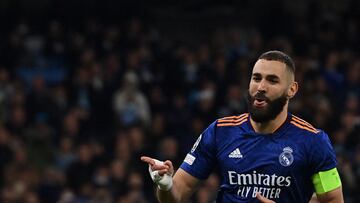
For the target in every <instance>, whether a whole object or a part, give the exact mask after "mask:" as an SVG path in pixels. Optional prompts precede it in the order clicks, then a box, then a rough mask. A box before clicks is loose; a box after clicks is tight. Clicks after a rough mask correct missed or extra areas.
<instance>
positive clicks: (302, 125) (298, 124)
mask: <svg viewBox="0 0 360 203" xmlns="http://www.w3.org/2000/svg"><path fill="white" fill-rule="evenodd" d="M290 124H291V125H292V126H293V127H294V130H296V131H299V132H302V133H306V134H313V135H318V134H322V132H323V131H322V130H320V129H317V128H315V127H314V126H313V125H311V124H310V123H309V122H307V121H305V120H304V119H301V118H299V117H297V116H295V115H291V118H290Z"/></svg>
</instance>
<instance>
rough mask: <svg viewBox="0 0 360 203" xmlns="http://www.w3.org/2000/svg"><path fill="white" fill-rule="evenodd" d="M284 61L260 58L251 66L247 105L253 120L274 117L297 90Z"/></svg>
mask: <svg viewBox="0 0 360 203" xmlns="http://www.w3.org/2000/svg"><path fill="white" fill-rule="evenodd" d="M293 80H294V79H293V76H292V74H291V73H290V72H289V71H288V70H287V67H286V65H285V64H284V63H282V62H279V61H268V60H263V59H260V60H258V61H257V62H256V63H255V65H254V68H253V72H252V76H251V80H250V84H249V92H248V103H249V104H248V107H249V112H250V115H251V118H252V119H253V120H254V121H255V122H267V121H270V120H273V119H275V118H276V116H277V115H279V114H280V112H282V111H283V110H286V109H284V106H285V105H286V104H287V103H288V100H289V99H290V98H291V97H293V96H294V95H295V93H296V91H297V83H296V82H294V81H293Z"/></svg>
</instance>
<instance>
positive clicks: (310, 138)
mask: <svg viewBox="0 0 360 203" xmlns="http://www.w3.org/2000/svg"><path fill="white" fill-rule="evenodd" d="M336 164H337V162H336V157H335V153H334V151H333V149H332V146H331V143H330V140H329V138H328V136H327V134H326V133H325V132H324V131H321V130H318V129H315V128H314V127H312V126H311V125H310V124H309V123H307V122H305V121H304V120H302V119H300V118H298V117H296V116H293V115H291V114H289V115H288V117H287V119H286V121H285V122H284V123H283V124H282V125H281V126H280V127H279V128H278V129H277V130H276V131H275V132H274V133H271V134H259V133H256V132H255V131H254V129H253V128H252V126H251V124H250V119H249V114H242V115H240V116H231V117H225V118H222V119H218V120H217V121H215V122H214V123H212V124H211V125H210V126H209V127H208V128H207V129H206V130H205V131H204V132H203V133H202V134H201V135H200V136H199V138H198V140H197V141H196V143H195V144H194V146H193V148H192V149H191V151H190V152H189V153H188V155H187V156H186V157H185V160H184V162H183V163H182V165H181V166H180V167H181V168H182V169H183V170H185V171H186V172H188V173H189V174H191V175H192V176H194V177H196V178H198V179H206V178H207V177H208V176H209V174H210V173H211V172H212V171H213V169H214V168H215V167H218V168H219V172H220V175H221V186H220V190H219V193H218V197H217V202H258V200H257V199H256V197H255V195H256V192H260V193H261V194H262V195H263V196H265V197H266V198H268V199H271V200H274V201H275V202H277V203H280V202H291V203H297V202H299V203H305V202H306V203H308V202H309V200H310V198H311V196H312V194H313V192H314V187H313V184H312V180H311V177H312V176H313V175H314V174H315V173H317V172H319V171H326V170H329V169H332V168H335V167H336Z"/></svg>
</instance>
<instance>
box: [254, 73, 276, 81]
mask: <svg viewBox="0 0 360 203" xmlns="http://www.w3.org/2000/svg"><path fill="white" fill-rule="evenodd" d="M252 76H253V77H262V75H261V74H260V73H253V74H252ZM265 78H266V79H268V80H269V79H271V80H274V79H277V80H279V79H280V77H279V76H277V75H275V74H270V75H266V76H265Z"/></svg>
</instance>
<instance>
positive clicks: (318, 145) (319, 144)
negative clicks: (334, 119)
mask: <svg viewBox="0 0 360 203" xmlns="http://www.w3.org/2000/svg"><path fill="white" fill-rule="evenodd" d="M310 146H311V147H310V153H309V157H310V158H309V160H310V165H311V169H312V171H311V173H312V175H314V174H316V173H318V172H321V171H327V170H330V169H333V168H335V167H336V165H337V161H336V155H335V152H334V149H333V147H332V145H331V142H330V139H329V137H328V135H327V134H326V133H325V132H324V131H320V132H319V133H318V134H316V135H314V139H313V143H312V145H310Z"/></svg>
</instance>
